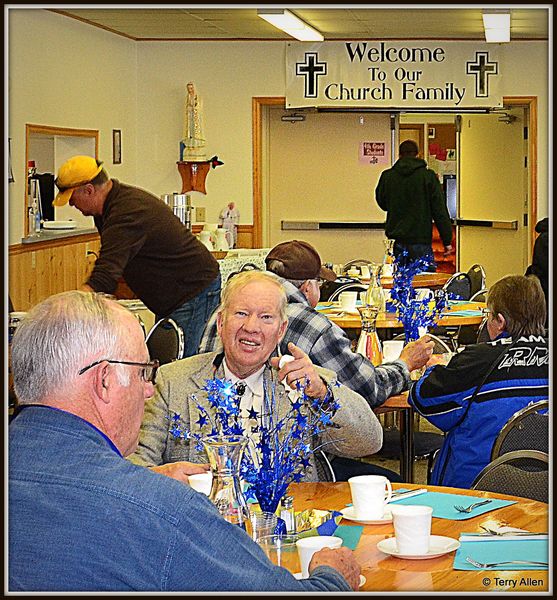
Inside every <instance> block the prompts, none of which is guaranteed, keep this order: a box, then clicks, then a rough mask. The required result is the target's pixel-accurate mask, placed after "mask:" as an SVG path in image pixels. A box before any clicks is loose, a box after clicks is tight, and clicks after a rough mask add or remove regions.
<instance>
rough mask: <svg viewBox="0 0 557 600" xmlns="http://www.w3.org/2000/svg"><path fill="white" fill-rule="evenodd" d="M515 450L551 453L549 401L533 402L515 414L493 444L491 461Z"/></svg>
mask: <svg viewBox="0 0 557 600" xmlns="http://www.w3.org/2000/svg"><path fill="white" fill-rule="evenodd" d="M541 411H545V412H541ZM515 450H538V451H539V452H545V453H548V452H549V401H548V400H541V401H540V402H533V403H532V404H529V405H528V406H525V407H524V408H523V409H521V410H519V411H517V412H515V413H514V415H513V416H512V417H511V418H510V419H509V420H508V421H507V422H506V423H505V425H504V426H503V428H502V429H501V431H500V432H499V435H498V436H497V438H496V439H495V442H494V443H493V449H492V450H491V460H495V459H496V458H498V457H499V456H501V455H503V454H506V453H507V452H513V451H515Z"/></svg>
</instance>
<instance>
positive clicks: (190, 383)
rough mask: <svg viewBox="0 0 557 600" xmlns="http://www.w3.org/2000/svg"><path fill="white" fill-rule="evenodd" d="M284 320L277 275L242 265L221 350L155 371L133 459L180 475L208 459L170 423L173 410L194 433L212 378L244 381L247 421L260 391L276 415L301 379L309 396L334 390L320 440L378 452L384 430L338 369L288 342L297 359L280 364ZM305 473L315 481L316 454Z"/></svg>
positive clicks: (333, 448)
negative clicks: (269, 397)
mask: <svg viewBox="0 0 557 600" xmlns="http://www.w3.org/2000/svg"><path fill="white" fill-rule="evenodd" d="M286 326H287V318H286V295H285V292H284V288H283V286H282V284H281V283H280V280H279V279H278V278H277V277H276V276H275V275H273V274H272V273H267V272H262V271H247V272H244V273H240V274H238V275H236V276H234V277H233V278H232V279H230V280H229V281H228V283H227V285H226V287H225V289H224V291H223V296H222V303H221V306H220V308H219V312H218V320H217V327H218V333H219V336H220V337H221V340H222V344H223V349H224V351H223V352H208V353H205V354H199V355H197V356H191V357H188V358H186V359H183V360H180V361H176V362H173V363H170V364H168V365H165V366H163V367H162V368H161V369H160V371H159V376H158V379H157V384H156V388H155V395H154V397H153V398H152V399H151V400H150V401H149V402H148V403H147V406H146V409H145V417H144V420H143V424H142V427H141V434H140V440H139V447H138V449H137V451H136V453H135V454H134V455H133V456H132V457H131V460H132V461H133V462H135V463H136V464H140V465H143V466H149V467H154V469H155V470H157V471H160V472H162V473H164V474H166V475H169V476H170V477H174V478H176V479H181V480H183V481H187V475H188V474H191V473H193V472H195V470H199V465H198V464H197V465H192V464H191V463H206V461H207V457H206V455H205V454H204V452H203V451H200V450H197V449H196V448H195V444H194V443H189V442H187V441H184V440H181V439H175V438H174V437H173V436H172V434H171V433H170V429H171V428H172V416H173V415H174V414H176V413H178V414H180V415H181V417H182V421H183V422H184V425H185V427H186V428H188V429H190V430H193V431H194V432H197V431H199V430H198V429H196V428H198V424H197V423H196V419H197V414H198V411H197V403H198V402H200V403H202V404H203V403H204V402H206V398H205V396H206V393H205V392H203V391H202V389H203V387H204V385H205V383H206V381H207V380H208V379H211V378H213V377H218V378H226V379H229V380H231V381H232V382H233V383H235V384H236V383H238V382H242V383H243V384H244V386H245V388H244V389H245V392H244V393H243V395H242V396H241V402H240V409H241V416H242V418H244V419H246V424H249V413H250V410H251V409H255V410H257V411H258V412H259V411H260V409H261V406H262V404H263V390H264V389H265V390H269V389H271V390H272V391H273V393H274V395H275V398H276V402H277V406H278V407H279V408H278V411H279V416H281V415H280V413H283V414H285V413H286V411H287V410H288V408H289V406H290V402H289V399H288V391H289V389H294V388H295V386H296V382H297V381H298V380H301V381H306V382H307V387H306V390H305V391H306V394H307V396H308V397H310V398H320V399H322V398H323V397H324V396H325V394H326V393H327V392H328V391H331V392H332V394H333V396H334V398H335V400H336V401H337V402H338V403H340V408H339V409H338V411H337V412H336V413H335V415H334V417H333V424H332V426H330V427H327V428H326V431H325V432H324V433H322V434H321V435H320V440H319V443H326V444H327V445H326V447H327V451H328V452H329V453H332V454H335V455H339V456H345V457H360V456H366V455H368V454H372V453H374V452H377V450H379V449H380V448H381V445H382V441H383V434H382V428H381V425H380V423H379V421H378V420H377V417H376V416H375V415H374V413H373V412H372V410H371V408H370V407H369V405H368V403H367V402H366V401H365V400H364V399H363V398H362V397H361V396H360V395H359V394H357V393H356V392H353V391H352V390H350V389H348V388H347V387H346V386H344V385H338V386H337V385H332V384H333V383H334V382H336V377H335V374H334V373H333V372H332V371H328V370H326V369H322V368H320V367H316V366H314V365H313V364H312V362H311V361H310V359H309V358H308V356H307V354H306V353H305V352H303V351H302V350H300V349H299V348H298V347H297V346H295V345H294V344H292V343H291V344H289V346H288V349H289V352H290V354H291V356H292V357H293V359H294V360H291V361H290V362H285V363H284V361H283V364H282V366H280V367H279V361H280V357H279V356H278V355H277V347H278V345H279V342H280V340H281V339H282V336H283V335H284V332H285V330H286ZM242 387H243V386H242ZM192 395H195V396H196V399H192ZM207 406H208V405H207ZM207 433H208V431H207ZM304 479H305V480H306V481H316V480H317V474H316V468H315V464H314V457H313V455H312V456H311V468H309V469H308V470H307V471H306V473H305V475H304Z"/></svg>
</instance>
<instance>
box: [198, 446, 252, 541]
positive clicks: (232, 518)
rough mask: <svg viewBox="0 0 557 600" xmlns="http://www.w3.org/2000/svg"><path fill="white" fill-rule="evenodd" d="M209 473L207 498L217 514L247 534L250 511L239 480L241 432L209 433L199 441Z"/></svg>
mask: <svg viewBox="0 0 557 600" xmlns="http://www.w3.org/2000/svg"><path fill="white" fill-rule="evenodd" d="M201 441H202V442H203V446H204V447H205V451H206V452H207V456H208V457H209V464H210V465H211V471H212V473H213V483H212V485H211V492H210V494H209V499H210V500H211V501H212V502H213V504H214V505H215V506H216V507H217V509H218V511H219V513H220V514H221V515H222V516H223V518H224V519H226V520H227V521H229V522H230V523H235V524H236V525H239V526H240V527H242V529H244V530H246V531H248V533H249V534H250V535H251V531H250V529H251V527H250V513H249V509H248V505H247V502H246V499H245V497H244V494H243V493H242V484H241V480H240V462H241V460H242V454H243V452H244V449H245V447H246V444H247V443H248V439H247V438H246V437H244V436H241V435H224V436H209V437H206V438H203V439H202V440H201Z"/></svg>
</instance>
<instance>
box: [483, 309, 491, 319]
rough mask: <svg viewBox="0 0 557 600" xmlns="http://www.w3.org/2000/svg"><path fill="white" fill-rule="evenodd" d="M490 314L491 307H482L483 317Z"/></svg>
mask: <svg viewBox="0 0 557 600" xmlns="http://www.w3.org/2000/svg"><path fill="white" fill-rule="evenodd" d="M490 314H491V309H490V308H482V315H483V316H484V317H489V315H490Z"/></svg>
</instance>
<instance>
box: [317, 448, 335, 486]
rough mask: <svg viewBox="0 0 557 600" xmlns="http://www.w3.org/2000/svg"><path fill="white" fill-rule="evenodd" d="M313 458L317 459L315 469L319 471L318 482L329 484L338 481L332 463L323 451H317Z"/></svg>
mask: <svg viewBox="0 0 557 600" xmlns="http://www.w3.org/2000/svg"><path fill="white" fill-rule="evenodd" d="M313 457H314V458H315V467H316V469H317V480H318V481H329V482H334V481H336V476H335V472H334V470H333V467H332V465H331V461H330V460H329V457H328V456H327V455H326V454H325V452H323V450H316V451H315V452H314V453H313Z"/></svg>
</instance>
